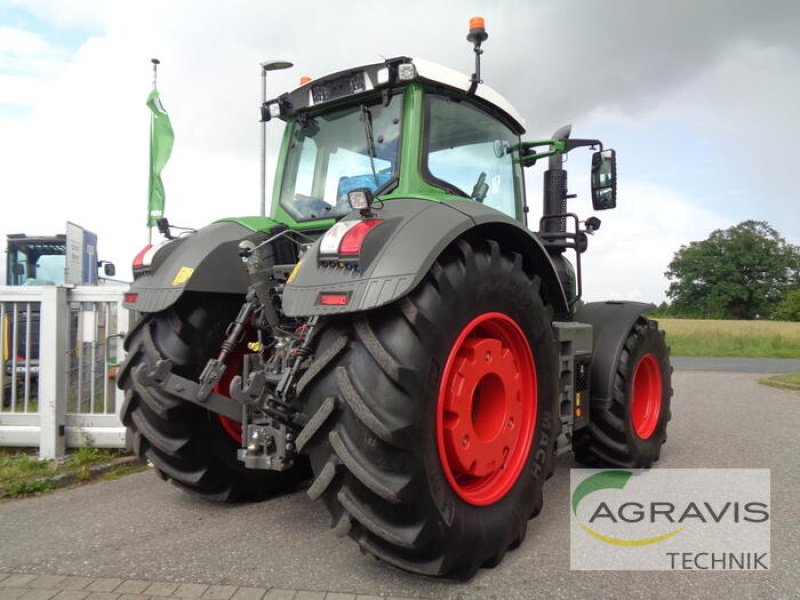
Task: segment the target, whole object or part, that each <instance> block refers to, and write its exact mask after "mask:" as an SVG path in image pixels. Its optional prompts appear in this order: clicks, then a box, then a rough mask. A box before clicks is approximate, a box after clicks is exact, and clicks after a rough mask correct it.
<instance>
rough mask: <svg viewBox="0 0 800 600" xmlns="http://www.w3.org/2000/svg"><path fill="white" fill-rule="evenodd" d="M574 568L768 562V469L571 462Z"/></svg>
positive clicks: (762, 565)
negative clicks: (579, 465) (581, 465)
mask: <svg viewBox="0 0 800 600" xmlns="http://www.w3.org/2000/svg"><path fill="white" fill-rule="evenodd" d="M571 479H572V484H571V490H572V492H571V494H570V509H571V510H570V521H571V531H572V534H571V549H570V556H571V562H572V567H573V568H577V569H626V570H628V569H648V570H651V569H682V570H684V569H687V570H688V569H701V570H703V569H719V570H741V569H749V570H755V569H768V568H769V533H770V531H769V529H770V524H769V520H770V505H769V499H770V495H769V470H768V469H652V470H637V469H630V470H623V469H616V470H602V471H598V470H589V469H573V471H572V476H571Z"/></svg>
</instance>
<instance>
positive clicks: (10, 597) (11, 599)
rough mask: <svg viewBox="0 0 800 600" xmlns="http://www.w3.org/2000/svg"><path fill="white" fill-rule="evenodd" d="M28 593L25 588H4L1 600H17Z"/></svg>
mask: <svg viewBox="0 0 800 600" xmlns="http://www.w3.org/2000/svg"><path fill="white" fill-rule="evenodd" d="M26 591H27V590H26V589H24V588H2V589H0V600H17V598H19V597H20V596H22V594H24V593H25V592H26Z"/></svg>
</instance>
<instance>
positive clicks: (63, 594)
mask: <svg viewBox="0 0 800 600" xmlns="http://www.w3.org/2000/svg"><path fill="white" fill-rule="evenodd" d="M88 595H89V592H80V591H77V590H61V591H60V592H58V594H56V595H55V596H53V600H84V599H85V598H86V596H88Z"/></svg>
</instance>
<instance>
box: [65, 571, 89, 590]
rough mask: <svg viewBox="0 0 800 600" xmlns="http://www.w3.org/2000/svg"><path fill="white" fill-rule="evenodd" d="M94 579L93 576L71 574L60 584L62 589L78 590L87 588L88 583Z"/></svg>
mask: <svg viewBox="0 0 800 600" xmlns="http://www.w3.org/2000/svg"><path fill="white" fill-rule="evenodd" d="M93 581H94V578H93V577H80V576H78V575H70V576H69V577H65V578H64V581H62V582H61V584H60V585H59V586H58V587H60V588H61V589H62V590H72V591H78V590H82V589H83V588H85V587H86V586H87V585H89V584H90V583H92V582H93Z"/></svg>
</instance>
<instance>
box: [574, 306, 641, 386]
mask: <svg viewBox="0 0 800 600" xmlns="http://www.w3.org/2000/svg"><path fill="white" fill-rule="evenodd" d="M655 308H656V306H655V305H654V304H644V303H642V302H617V301H609V302H590V303H589V304H586V305H584V306H583V307H582V308H581V309H579V310H578V311H577V312H576V313H575V319H574V320H575V321H577V322H581V323H588V324H590V325H591V326H592V338H593V341H592V377H591V390H592V399H598V400H602V399H608V398H611V397H612V395H613V393H614V390H613V386H614V374H615V373H616V370H617V361H618V360H619V355H620V353H621V352H622V347H623V346H624V345H625V340H626V339H627V338H628V334H629V333H630V332H631V329H633V326H634V324H635V323H636V320H637V319H638V318H639V317H640V316H641V315H642V314H644V313H645V312H647V311H650V310H655Z"/></svg>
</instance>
